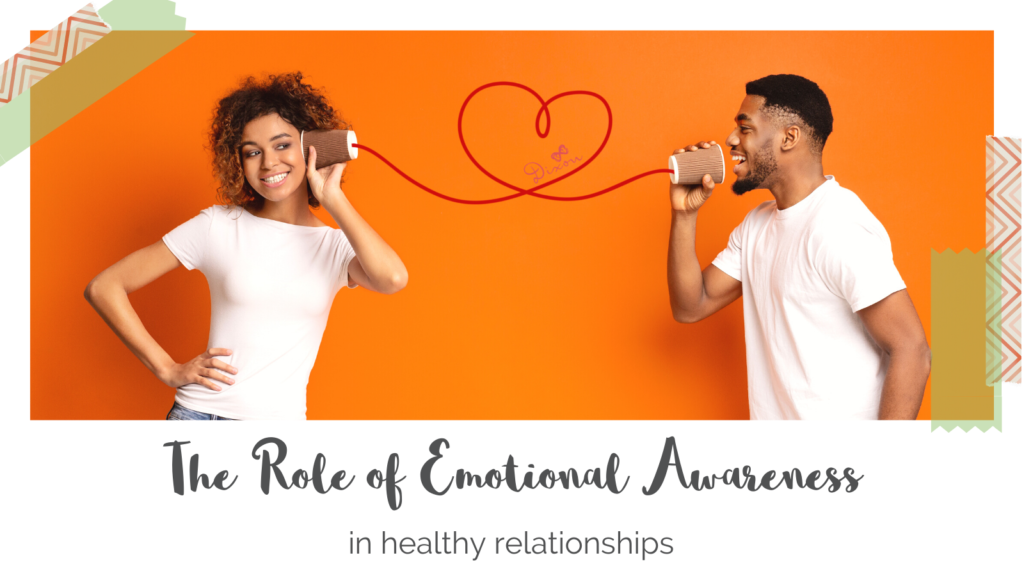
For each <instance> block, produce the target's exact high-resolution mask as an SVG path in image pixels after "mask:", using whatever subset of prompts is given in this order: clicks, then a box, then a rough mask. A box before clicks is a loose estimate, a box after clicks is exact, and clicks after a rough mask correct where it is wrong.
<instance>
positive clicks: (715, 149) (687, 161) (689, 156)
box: [318, 144, 725, 186]
mask: <svg viewBox="0 0 1024 576" xmlns="http://www.w3.org/2000/svg"><path fill="white" fill-rule="evenodd" d="M318 150H319V148H318ZM668 168H669V170H671V171H672V173H671V174H669V176H668V178H669V180H671V181H672V183H673V184H682V185H684V186H697V185H699V184H700V182H701V179H702V178H704V175H705V174H710V175H711V180H713V181H714V183H715V184H721V183H722V182H724V181H725V156H724V155H723V154H722V147H721V146H719V145H718V144H712V145H711V147H710V148H698V149H697V151H696V152H681V153H679V154H673V155H672V156H669V157H668Z"/></svg>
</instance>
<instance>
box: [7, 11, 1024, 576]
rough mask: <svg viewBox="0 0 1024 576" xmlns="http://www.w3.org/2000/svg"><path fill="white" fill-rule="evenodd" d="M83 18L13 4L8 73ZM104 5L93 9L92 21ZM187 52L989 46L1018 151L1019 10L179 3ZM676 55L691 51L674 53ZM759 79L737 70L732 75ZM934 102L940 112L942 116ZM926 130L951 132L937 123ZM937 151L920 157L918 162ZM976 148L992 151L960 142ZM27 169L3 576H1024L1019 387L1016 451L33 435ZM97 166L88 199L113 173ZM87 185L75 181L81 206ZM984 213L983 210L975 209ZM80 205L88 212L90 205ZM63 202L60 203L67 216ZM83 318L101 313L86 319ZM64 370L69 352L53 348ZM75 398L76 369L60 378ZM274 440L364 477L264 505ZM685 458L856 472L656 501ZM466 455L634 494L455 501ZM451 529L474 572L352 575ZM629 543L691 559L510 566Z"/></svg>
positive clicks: (399, 426) (722, 437)
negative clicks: (391, 500) (509, 38)
mask: <svg viewBox="0 0 1024 576" xmlns="http://www.w3.org/2000/svg"><path fill="white" fill-rule="evenodd" d="M83 2H84V0H73V1H59V2H50V3H49V4H46V5H39V4H38V3H37V4H30V3H18V5H17V9H15V8H14V6H8V7H6V9H5V10H4V17H3V18H2V19H0V58H4V59H6V58H7V57H9V56H10V55H12V54H13V53H14V52H15V51H17V50H19V49H21V48H22V47H24V45H25V44H27V39H28V31H29V30H33V29H35V30H46V29H49V28H51V27H53V26H54V25H55V24H56V23H57V22H59V21H60V20H61V19H63V18H65V17H66V16H67V15H69V14H70V13H71V12H73V11H74V10H76V9H78V8H80V7H81V4H82V3H83ZM104 4H106V2H103V1H99V2H94V4H93V5H94V6H95V7H96V8H100V7H102V6H103V5H104ZM177 4H178V8H177V12H178V14H180V15H183V16H185V17H186V18H187V19H188V29H190V30H223V29H341V28H346V29H415V28H436V29H498V28H500V29H536V28H542V29H677V28H678V29H791V30H792V29H796V30H799V29H969V30H995V31H996V36H995V45H996V86H995V88H996V90H995V98H996V100H995V128H996V133H997V134H999V135H1006V136H1016V137H1021V136H1024V124H1022V119H1024V114H1022V113H1021V102H1022V98H1021V84H1022V82H1021V74H1020V67H1019V63H1020V62H1021V61H1022V57H1024V54H1022V46H1024V38H1022V34H1021V24H1020V23H1021V22H1022V20H1021V10H1020V9H1019V8H1017V9H1009V8H1006V9H1004V10H1003V11H1002V12H999V11H997V9H996V6H998V5H999V4H1000V3H995V2H971V3H957V4H956V5H955V6H956V8H955V10H954V9H949V10H947V9H945V8H944V7H943V6H942V4H937V3H907V4H906V5H902V4H897V3H894V2H856V3H846V4H827V3H824V2H804V3H794V2H788V3H778V2H776V3H770V2H734V1H730V2H720V3H699V4H695V5H692V6H691V5H687V4H686V3H684V2H672V3H664V4H662V3H648V2H636V1H632V2H629V3H620V4H618V5H617V6H616V8H614V9H599V8H597V7H596V6H597V5H596V4H592V3H576V2H536V1H530V2H517V3H503V4H502V5H501V6H500V7H498V8H490V7H487V8H484V7H483V3H469V2H466V3H461V4H456V3H451V2H445V3H438V2H390V3H368V2H366V3H358V4H356V3H344V4H342V3H330V4H328V3H326V2H323V3H320V2H315V1H310V0H302V1H300V0H290V1H288V2H281V1H258V2H252V1H250V2H239V3H236V4H235V5H234V6H230V5H226V4H217V5H214V6H211V5H210V4H211V3H208V2H196V1H185V2H178V3H177ZM680 50H681V51H684V50H685V46H681V47H680ZM736 58H737V59H740V58H743V55H742V54H737V55H736ZM937 97H941V95H938V96H937ZM929 121H935V119H930V120H929ZM905 144H906V146H907V147H908V148H916V149H917V150H918V152H919V153H927V151H928V145H927V143H920V142H909V141H908V142H907V143H905ZM965 145H979V144H978V143H973V144H972V143H965ZM29 155H30V154H29V152H23V153H22V154H21V155H19V156H18V157H17V158H15V159H14V160H13V161H11V162H8V163H7V164H6V165H4V166H3V167H2V168H0V182H2V183H3V185H2V186H0V201H2V202H3V206H4V209H5V217H4V218H3V224H2V226H0V246H3V249H2V250H0V295H2V297H3V304H2V306H0V374H2V376H0V382H2V384H3V388H2V391H3V401H2V402H0V427H2V428H0V430H2V434H3V443H2V449H0V450H2V452H0V463H2V464H0V531H2V532H3V534H0V568H11V567H13V568H15V570H14V571H6V570H5V571H6V573H10V574H23V573H43V574H47V573H58V571H59V572H67V571H70V570H74V571H75V572H76V573H78V572H82V571H83V569H85V568H87V567H93V568H95V569H102V570H103V571H104V572H109V573H131V574H138V573H163V572H172V571H173V572H178V571H186V570H189V571H191V570H204V571H205V570H210V569H227V570H231V571H233V572H235V571H237V572H241V571H242V570H246V571H250V572H255V573H264V572H271V571H282V570H287V571H289V572H291V573H294V572H297V571H300V570H308V569H320V570H327V571H328V572H331V573H341V572H345V571H347V570H348V569H351V568H356V569H359V568H362V569H371V570H376V571H379V572H382V573H394V572H397V571H398V570H404V569H408V568H414V569H423V570H426V571H427V572H429V573H433V572H440V571H442V570H444V571H446V572H448V573H452V574H461V573H466V574H469V573H477V572H479V571H483V570H486V571H487V572H489V573H497V574H502V573H518V572H521V571H526V570H531V571H532V570H539V571H540V572H541V573H555V572H556V571H571V572H576V571H583V570H587V571H588V572H591V573H597V574H605V573H615V572H627V573H628V572H634V571H643V572H651V573H682V572H697V571H699V572H704V571H709V570H715V571H717V572H718V573H722V574H732V573H737V572H740V571H757V572H759V573H781V572H806V571H813V572H815V573H821V572H827V573H852V572H861V571H864V572H868V573H882V574H888V573H895V572H897V571H902V572H909V573H920V572H923V571H925V570H928V571H930V572H932V573H950V574H953V573H959V574H966V573H970V574H984V573H1004V572H1017V571H1019V570H1020V567H1021V561H1020V558H1019V554H1020V542H1021V541H1022V536H1024V528H1022V525H1024V522H1022V521H1021V520H1022V513H1024V506H1022V502H1024V497H1022V495H1021V494H1022V491H1021V486H1020V482H1021V475H1022V472H1024V466H1022V464H1021V462H1022V458H1021V455H1022V454H1024V450H1022V448H1024V433H1022V423H1024V393H1022V389H1021V386H1019V385H1006V386H1004V400H1003V421H1004V426H1003V431H1002V432H997V431H990V432H988V433H986V434H981V433H979V432H978V431H977V430H975V431H973V432H971V433H964V432H962V431H960V430H957V431H955V432H953V433H946V432H943V431H938V432H934V433H932V432H930V431H929V423H927V422H903V423H900V422H895V423H893V422H884V423H860V424H828V423H810V422H799V423H786V422H772V423H763V422H756V423H755V422H307V423H292V424H274V423H260V422H244V423H233V424H227V425H214V426H211V425H203V424H195V423H193V424H189V423H181V424H176V425H169V424H167V423H165V422H30V421H29V420H28V416H29V362H28V358H29V348H28V336H27V335H28V333H29V307H28V302H29V283H28V276H29V244H28V242H29ZM116 170H117V166H116V164H112V165H106V166H97V167H96V170H95V172H93V173H90V174H83V175H82V177H83V178H104V177H108V176H109V175H110V174H112V173H116ZM73 185H74V183H73V182H69V186H70V187H73ZM978 193H979V194H980V193H981V191H978ZM68 198H69V199H71V198H74V200H72V201H80V202H87V201H88V198H75V196H74V194H73V193H69V195H68ZM64 201H66V200H64ZM83 305H84V303H83ZM46 353H47V354H52V356H53V357H54V359H55V361H59V359H60V356H61V354H60V350H48V351H46ZM66 368H67V374H68V377H67V385H68V386H75V385H76V384H75V367H74V366H67V367H66ZM265 436H277V437H279V438H281V439H283V440H284V441H285V442H287V444H288V447H289V456H288V458H287V460H286V461H285V468H286V469H288V468H289V466H288V465H291V466H292V469H293V468H297V467H303V468H305V469H307V470H308V469H309V468H310V467H311V466H312V462H313V458H314V456H315V455H316V453H317V452H322V453H323V454H324V455H325V456H326V457H327V464H328V473H329V474H330V473H333V472H334V471H335V470H337V469H345V470H347V471H349V473H350V474H355V475H356V476H357V479H356V482H355V483H354V484H353V485H352V487H351V488H349V489H348V490H346V491H344V492H337V491H332V492H330V493H328V494H326V495H320V494H317V493H316V492H314V491H312V489H311V488H310V489H307V490H304V491H299V490H291V491H284V490H281V489H279V488H278V487H276V485H275V486H274V487H273V488H272V491H271V494H270V495H269V496H264V495H263V494H262V493H261V492H260V491H259V468H258V464H257V462H256V461H254V460H253V459H252V458H251V457H250V456H249V453H250V451H251V450H252V447H253V445H254V444H255V443H256V442H257V441H258V440H259V439H261V438H263V437H265ZM667 436H674V437H675V438H676V440H677V441H678V443H679V446H680V455H681V458H682V460H683V462H684V467H685V468H686V469H687V470H688V471H689V470H692V469H695V468H696V469H700V470H701V471H702V472H706V473H708V474H712V473H721V472H722V471H724V470H725V469H726V468H732V467H742V466H745V465H749V466H751V467H752V468H753V470H754V471H755V472H757V473H761V472H764V471H767V470H780V471H781V470H786V469H790V468H793V467H798V468H800V469H801V470H803V471H804V472H805V473H806V472H809V471H811V470H824V468H826V467H836V468H839V469H842V468H845V467H852V468H855V469H856V471H857V475H864V479H863V480H862V481H861V486H860V488H859V489H858V490H857V491H856V492H854V493H852V494H849V493H846V492H838V493H834V494H832V493H828V492H827V491H824V490H822V491H819V492H813V491H809V490H792V491H790V490H784V489H783V490H778V491H776V492H766V491H763V490H762V491H758V492H755V493H750V492H747V491H740V490H736V489H735V488H732V487H730V486H720V487H718V488H715V489H714V490H711V491H703V492H694V491H692V490H683V489H681V488H680V487H679V485H678V483H677V482H675V481H674V479H673V478H674V477H671V476H670V478H669V480H667V481H666V485H665V486H664V487H663V488H662V490H661V491H660V492H659V493H658V494H656V495H654V496H643V495H642V494H641V491H640V489H641V487H642V486H645V485H647V484H649V482H650V480H651V477H652V475H653V473H654V470H655V468H656V466H657V461H658V458H659V456H660V454H661V448H662V444H663V442H664V439H665V438H666V437H667ZM438 437H445V438H447V439H448V440H449V442H451V444H452V447H451V448H450V449H449V450H448V451H447V456H446V458H445V459H444V460H442V461H441V464H438V477H443V476H444V475H445V474H448V475H450V474H451V473H452V472H453V471H454V470H455V469H456V468H461V467H466V468H470V469H472V470H474V471H478V472H483V471H485V470H486V469H488V468H491V467H498V466H500V465H502V464H503V463H504V461H505V459H506V458H507V457H508V455H509V454H512V455H514V456H515V457H516V460H517V462H518V463H519V464H520V471H522V470H523V468H524V467H525V466H526V464H530V463H532V464H535V465H536V466H537V467H538V468H546V467H550V468H553V469H556V470H557V469H563V468H567V467H576V468H578V469H581V470H582V469H585V468H589V467H595V466H603V465H604V464H605V462H606V461H607V459H608V455H609V454H610V453H611V452H615V453H617V454H618V455H619V456H620V458H621V465H620V469H619V476H620V480H621V479H624V478H625V476H627V475H628V476H629V477H630V480H629V485H628V486H627V488H626V490H625V491H624V492H623V493H622V494H619V495H613V494H610V493H608V492H607V491H598V490H594V489H583V490H578V491H568V492H566V491H562V490H552V491H542V490H541V491H524V492H522V493H518V494H517V493H512V492H510V491H508V490H507V489H500V490H472V491H471V490H464V491H454V490H453V491H452V492H451V493H449V494H447V495H446V496H443V497H436V496H431V495H429V494H427V493H426V492H425V491H424V490H423V489H422V488H421V487H420V485H419V480H418V479H419V468H420V466H421V465H422V463H423V462H424V461H426V459H427V457H428V454H427V446H428V445H429V444H430V442H431V441H432V440H434V439H435V438H438ZM171 440H189V441H191V444H190V445H188V446H186V447H185V454H186V458H187V457H188V456H189V455H191V454H193V453H195V452H198V453H200V454H201V465H202V469H203V471H204V472H207V473H209V474H211V475H212V474H213V473H215V472H217V471H219V470H221V469H224V468H227V469H229V470H231V472H232V474H233V475H234V474H237V475H238V476H239V479H238V481H237V483H236V484H235V486H234V487H233V488H232V489H231V490H229V491H227V492H218V491H210V492H206V491H200V492H199V493H194V494H193V493H191V492H187V493H186V494H185V495H184V496H177V495H175V494H173V492H172V490H171V477H170V449H168V448H163V447H162V444H163V443H165V442H168V441H171ZM392 452H397V453H399V454H400V456H401V469H400V474H401V475H403V476H406V480H405V481H404V482H403V483H402V484H401V485H402V487H403V488H404V504H403V506H402V508H401V509H400V510H398V511H391V510H390V509H389V508H388V506H387V501H386V499H385V495H384V493H383V491H379V490H373V489H370V488H369V487H368V486H367V485H366V484H365V482H364V481H363V477H364V476H365V475H366V473H367V472H368V471H369V470H371V469H373V468H383V467H384V466H385V464H386V461H387V457H388V455H389V454H391V453H392ZM435 530H438V531H449V532H450V531H453V530H454V531H458V532H459V533H460V535H463V536H474V537H476V538H477V539H479V538H481V537H487V548H486V549H485V552H484V554H483V555H482V556H481V558H480V559H479V560H476V561H473V560H472V559H471V558H467V557H465V556H463V555H457V556H447V557H446V556H417V555H412V556H398V557H395V556H392V555H387V556H380V555H378V554H374V555H373V556H351V555H349V554H348V549H349V547H348V537H349V533H350V531H353V532H355V533H357V534H359V535H364V536H369V537H370V538H371V541H372V543H373V546H374V551H375V552H379V545H380V533H381V531H387V532H388V534H389V535H396V536H413V537H418V536H426V535H433V532H434V531H435ZM523 531H529V532H530V534H531V536H539V535H544V536H546V535H547V534H548V533H550V532H552V531H554V532H556V534H557V532H559V531H562V532H563V533H564V536H565V537H569V536H583V537H585V536H598V537H605V536H614V535H615V534H616V532H618V531H621V532H622V533H624V534H627V535H632V534H634V533H635V532H637V531H638V532H639V533H640V535H641V536H651V537H656V538H658V539H661V538H665V537H669V538H672V541H673V545H674V552H673V553H672V554H670V555H657V556H655V557H650V558H648V559H647V560H641V559H640V557H639V556H637V555H620V556H606V555H602V556H595V555H590V556H583V555H579V556H569V555H553V556H552V555H549V556H526V555H523V554H520V555H518V556H507V555H505V554H501V555H499V556H495V555H494V553H493V550H494V549H493V544H494V538H495V537H509V536H515V535H517V534H518V535H521V534H522V532H523Z"/></svg>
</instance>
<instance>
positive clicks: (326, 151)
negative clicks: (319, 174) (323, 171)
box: [299, 130, 359, 170]
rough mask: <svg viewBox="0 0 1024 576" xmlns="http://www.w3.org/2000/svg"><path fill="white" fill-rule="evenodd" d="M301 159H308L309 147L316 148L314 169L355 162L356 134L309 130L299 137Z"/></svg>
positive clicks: (356, 149)
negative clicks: (350, 161)
mask: <svg viewBox="0 0 1024 576" xmlns="http://www.w3.org/2000/svg"><path fill="white" fill-rule="evenodd" d="M299 138H300V140H301V145H302V159H303V160H307V161H308V159H309V147H310V146H314V147H315V148H316V168H317V169H318V170H319V169H320V168H323V167H324V166H330V165H331V164H338V163H339V162H348V161H349V160H355V159H356V157H357V156H359V148H356V147H355V144H356V133H355V132H353V131H352V130H311V131H309V132H302V134H301V135H300V136H299Z"/></svg>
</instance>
